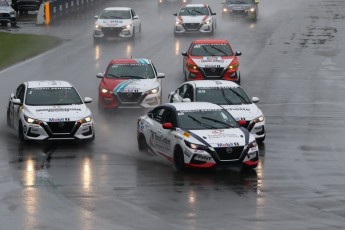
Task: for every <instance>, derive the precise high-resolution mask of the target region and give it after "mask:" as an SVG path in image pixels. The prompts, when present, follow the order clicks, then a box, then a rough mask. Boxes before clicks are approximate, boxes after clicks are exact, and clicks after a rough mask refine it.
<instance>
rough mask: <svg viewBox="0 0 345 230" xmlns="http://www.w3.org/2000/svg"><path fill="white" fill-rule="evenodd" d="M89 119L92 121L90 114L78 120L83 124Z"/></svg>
mask: <svg viewBox="0 0 345 230" xmlns="http://www.w3.org/2000/svg"><path fill="white" fill-rule="evenodd" d="M90 121H92V117H91V116H87V117H85V118H83V119H80V120H79V121H78V122H79V123H81V124H84V123H88V122H90Z"/></svg>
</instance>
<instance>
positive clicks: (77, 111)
mask: <svg viewBox="0 0 345 230" xmlns="http://www.w3.org/2000/svg"><path fill="white" fill-rule="evenodd" d="M24 110H25V115H26V116H29V117H31V118H35V119H38V120H41V121H69V120H70V121H75V120H78V119H82V118H85V117H87V116H89V115H91V112H90V110H89V108H88V107H87V106H86V105H85V104H81V105H61V106H27V105H26V106H25V107H24Z"/></svg>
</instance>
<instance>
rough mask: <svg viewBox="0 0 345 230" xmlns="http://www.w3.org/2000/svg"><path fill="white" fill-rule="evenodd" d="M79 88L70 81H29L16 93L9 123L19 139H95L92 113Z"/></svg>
mask: <svg viewBox="0 0 345 230" xmlns="http://www.w3.org/2000/svg"><path fill="white" fill-rule="evenodd" d="M91 101H92V99H91V98H89V97H85V99H84V101H83V100H82V99H81V98H80V95H79V94H78V92H77V91H76V89H75V88H74V87H73V86H72V85H71V84H70V83H68V82H66V81H28V82H24V83H22V84H20V85H19V87H18V88H17V90H16V93H12V94H11V96H10V99H9V103H8V108H7V124H8V125H9V126H10V127H12V128H14V129H15V130H16V131H17V132H18V136H19V140H20V141H22V142H24V141H27V140H38V141H40V140H93V139H94V137H95V131H94V128H93V119H92V114H91V111H90V110H89V108H88V107H87V106H86V105H85V103H90V102H91Z"/></svg>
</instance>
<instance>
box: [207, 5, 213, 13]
mask: <svg viewBox="0 0 345 230" xmlns="http://www.w3.org/2000/svg"><path fill="white" fill-rule="evenodd" d="M208 11H209V14H210V15H212V14H213V12H212V10H211V7H210V6H208Z"/></svg>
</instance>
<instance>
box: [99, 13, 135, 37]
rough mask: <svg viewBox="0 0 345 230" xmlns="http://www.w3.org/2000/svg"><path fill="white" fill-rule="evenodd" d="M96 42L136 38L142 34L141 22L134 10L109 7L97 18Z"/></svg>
mask: <svg viewBox="0 0 345 230" xmlns="http://www.w3.org/2000/svg"><path fill="white" fill-rule="evenodd" d="M95 19H97V20H96V23H95V29H94V33H93V38H94V41H95V42H97V41H100V40H102V39H104V38H116V37H122V38H134V37H135V33H137V32H141V21H140V19H139V16H138V15H136V14H135V12H134V10H133V9H132V8H128V7H108V8H105V9H104V10H103V11H102V12H101V14H100V15H99V16H98V15H96V16H95Z"/></svg>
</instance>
